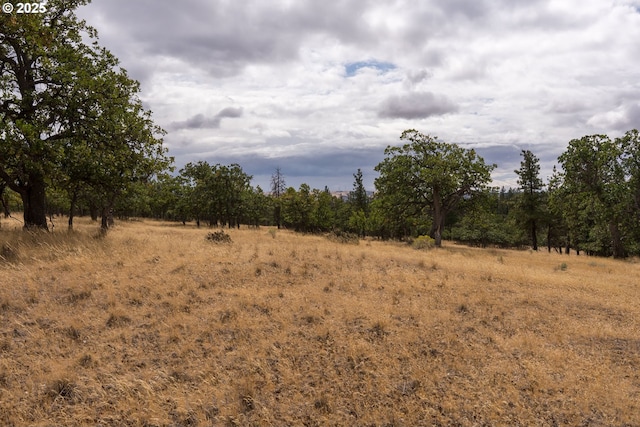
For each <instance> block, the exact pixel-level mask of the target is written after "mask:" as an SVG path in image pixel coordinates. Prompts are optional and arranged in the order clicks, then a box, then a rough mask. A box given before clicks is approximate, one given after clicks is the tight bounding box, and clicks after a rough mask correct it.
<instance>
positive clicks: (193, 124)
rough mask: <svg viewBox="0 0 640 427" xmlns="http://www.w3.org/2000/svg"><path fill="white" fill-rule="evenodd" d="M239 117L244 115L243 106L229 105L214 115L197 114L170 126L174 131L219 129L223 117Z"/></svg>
mask: <svg viewBox="0 0 640 427" xmlns="http://www.w3.org/2000/svg"><path fill="white" fill-rule="evenodd" d="M238 117H242V108H233V107H227V108H225V109H223V110H221V111H220V112H219V113H218V114H216V115H215V116H213V117H206V116H205V115H204V114H196V115H195V116H193V117H191V118H189V119H187V120H184V121H178V122H172V123H171V124H170V125H169V126H168V128H169V130H174V131H176V130H183V129H218V128H219V127H220V122H221V121H222V119H223V118H238Z"/></svg>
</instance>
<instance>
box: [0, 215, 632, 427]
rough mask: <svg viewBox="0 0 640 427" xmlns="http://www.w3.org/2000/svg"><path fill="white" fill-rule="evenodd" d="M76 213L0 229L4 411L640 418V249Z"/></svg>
mask: <svg viewBox="0 0 640 427" xmlns="http://www.w3.org/2000/svg"><path fill="white" fill-rule="evenodd" d="M76 222H77V225H76V228H77V230H78V231H77V232H74V233H71V234H69V233H67V232H66V231H60V230H58V229H56V231H55V232H54V233H49V234H47V235H44V236H31V235H28V234H24V233H22V232H21V231H16V232H14V231H7V228H8V227H5V225H6V224H3V228H2V230H1V231H0V248H1V247H3V245H5V244H8V246H9V247H11V248H12V249H11V250H10V251H9V252H10V254H11V257H10V258H12V259H5V260H2V259H0V283H1V284H2V286H0V334H1V335H0V425H17V426H21V425H30V426H48V425H103V426H119V425H131V426H142V425H156V426H169V425H176V426H195V425H202V426H207V425H215V426H218V425H222V426H233V425H239V426H240V425H255V426H261V425H265V426H267V425H344V426H383V425H388V426H390V425H396V426H402V425H406V426H418V425H427V426H432V425H433V426H438V425H442V426H444V425H460V426H474V425H576V426H577V425H611V426H623V425H640V404H639V403H638V402H640V339H639V336H638V331H640V283H639V282H640V279H638V277H640V264H639V263H637V262H622V261H613V260H608V259H596V258H589V257H584V256H580V257H576V256H571V257H567V256H566V255H558V254H547V253H544V252H537V253H536V252H532V253H528V252H526V251H521V252H518V251H505V250H500V251H496V250H482V249H475V248H466V247H462V246H455V245H451V244H448V243H446V242H445V247H444V248H443V249H442V250H433V251H429V252H422V251H415V250H413V249H412V248H411V247H409V246H407V245H406V244H395V243H384V242H378V241H370V242H369V241H367V243H366V245H365V244H362V245H360V246H358V247H354V246H353V245H344V244H342V243H340V242H339V241H332V240H327V239H326V238H324V237H321V236H304V235H296V234H294V233H291V232H288V231H285V230H279V231H278V234H277V239H274V238H273V236H272V235H271V234H270V233H268V232H264V231H261V230H249V229H243V230H228V231H225V232H226V233H228V235H229V236H230V237H231V238H232V240H233V244H230V245H229V244H226V245H212V244H211V243H210V242H208V241H207V240H206V238H205V237H206V235H207V232H208V231H209V230H207V229H200V230H198V229H196V228H194V227H189V226H187V227H176V226H173V225H171V226H168V224H162V223H158V222H150V221H136V222H129V223H120V224H119V226H118V227H117V228H116V229H114V230H113V231H111V232H110V233H109V234H108V235H107V236H106V238H105V239H95V238H94V237H93V236H94V235H95V234H97V226H95V225H92V224H90V223H88V222H85V221H84V220H83V219H78V220H77V221H76ZM354 249H356V250H354ZM563 263H564V264H570V268H565V270H566V271H564V272H563V273H562V274H558V271H559V270H562V269H561V268H559V267H558V266H559V265H560V266H562V264H563Z"/></svg>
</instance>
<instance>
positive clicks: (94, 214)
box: [89, 202, 98, 222]
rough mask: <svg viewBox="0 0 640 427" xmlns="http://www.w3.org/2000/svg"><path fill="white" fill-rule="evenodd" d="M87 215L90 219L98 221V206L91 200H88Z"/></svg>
mask: <svg viewBox="0 0 640 427" xmlns="http://www.w3.org/2000/svg"><path fill="white" fill-rule="evenodd" d="M89 215H91V221H94V222H97V221H98V206H96V205H95V204H94V203H93V202H89Z"/></svg>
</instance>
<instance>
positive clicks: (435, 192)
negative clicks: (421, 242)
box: [375, 130, 495, 246]
mask: <svg viewBox="0 0 640 427" xmlns="http://www.w3.org/2000/svg"><path fill="white" fill-rule="evenodd" d="M400 139H401V140H407V141H409V143H408V144H405V145H403V146H400V147H392V146H389V147H387V149H386V150H385V156H386V158H385V159H384V160H383V161H382V162H381V163H380V164H378V165H377V166H376V168H375V170H376V171H378V172H380V177H379V178H377V179H376V181H375V183H376V188H377V189H378V192H379V194H380V197H381V198H382V199H383V200H384V202H382V205H383V206H384V207H385V208H386V209H388V215H389V216H391V217H396V218H401V219H408V218H412V217H413V218H416V217H425V216H430V217H431V219H432V221H431V229H430V231H429V235H430V236H432V237H433V238H434V239H435V241H436V245H437V246H440V245H441V238H442V231H443V229H444V225H445V224H444V222H445V218H446V216H447V214H448V213H449V212H451V211H452V210H453V209H454V208H455V207H456V206H457V204H458V203H459V202H460V201H461V200H462V199H463V197H465V196H470V195H472V194H473V193H475V192H477V191H481V190H483V189H484V188H485V186H486V184H487V183H488V182H490V180H491V176H490V174H491V171H492V170H493V169H494V168H495V165H487V164H485V162H484V159H483V158H482V157H480V156H478V155H477V154H476V152H475V151H474V150H467V149H464V148H461V147H459V146H457V145H456V144H447V143H443V142H438V141H437V138H434V137H431V136H429V135H424V134H422V133H420V132H418V131H416V130H406V131H404V132H403V133H402V136H401V137H400ZM405 231H406V230H405Z"/></svg>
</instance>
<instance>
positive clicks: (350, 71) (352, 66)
mask: <svg viewBox="0 0 640 427" xmlns="http://www.w3.org/2000/svg"><path fill="white" fill-rule="evenodd" d="M361 68H375V69H376V70H378V71H380V72H382V73H386V72H387V71H390V70H394V69H396V68H397V67H396V66H395V65H394V64H392V63H390V62H380V61H376V60H371V61H358V62H351V63H349V64H347V65H345V66H344V70H345V71H346V72H347V77H353V76H355V74H356V73H357V72H358V70H359V69H361Z"/></svg>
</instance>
